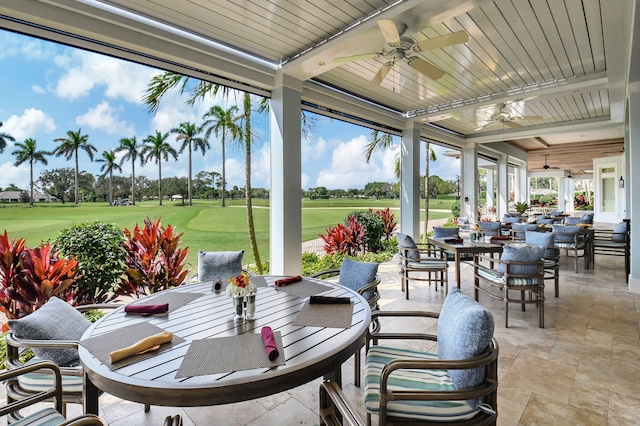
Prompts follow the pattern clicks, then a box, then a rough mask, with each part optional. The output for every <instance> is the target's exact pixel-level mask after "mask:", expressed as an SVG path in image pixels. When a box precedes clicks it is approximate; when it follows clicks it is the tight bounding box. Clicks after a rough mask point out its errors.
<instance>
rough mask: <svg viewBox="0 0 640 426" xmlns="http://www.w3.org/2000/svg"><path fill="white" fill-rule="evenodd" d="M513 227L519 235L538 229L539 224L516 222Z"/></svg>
mask: <svg viewBox="0 0 640 426" xmlns="http://www.w3.org/2000/svg"><path fill="white" fill-rule="evenodd" d="M511 229H513V230H514V231H515V232H516V233H517V234H518V235H524V232H525V231H535V230H537V229H538V225H537V224H535V223H514V224H512V225H511Z"/></svg>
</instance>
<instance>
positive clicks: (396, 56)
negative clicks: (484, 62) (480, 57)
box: [333, 19, 469, 84]
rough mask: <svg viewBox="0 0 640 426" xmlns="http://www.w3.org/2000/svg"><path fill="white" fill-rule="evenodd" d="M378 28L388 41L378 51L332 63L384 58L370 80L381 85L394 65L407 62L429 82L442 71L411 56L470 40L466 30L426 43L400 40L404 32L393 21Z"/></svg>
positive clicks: (382, 23)
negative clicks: (384, 60) (383, 62)
mask: <svg viewBox="0 0 640 426" xmlns="http://www.w3.org/2000/svg"><path fill="white" fill-rule="evenodd" d="M377 22H378V28H379V29H380V32H381V33H382V36H383V37H384V39H385V40H386V42H387V46H385V47H384V48H383V49H382V51H381V52H372V53H363V54H360V55H351V56H343V57H340V58H334V59H333V62H334V63H343V62H351V61H358V60H360V59H375V58H380V57H383V58H385V59H387V60H388V61H387V62H386V63H385V64H384V65H382V67H381V68H380V70H379V71H378V72H377V73H376V75H375V76H374V77H373V79H372V80H371V82H372V83H375V84H381V83H382V81H383V80H384V79H385V77H386V76H387V74H388V73H389V71H391V69H392V68H393V66H394V65H395V64H396V63H398V62H401V61H404V62H406V63H407V64H408V65H409V66H410V67H411V68H413V69H414V70H416V71H418V72H419V73H421V74H424V75H425V76H427V77H428V78H430V79H432V80H437V79H439V78H441V77H442V76H444V75H445V72H444V71H442V70H441V69H440V68H438V67H436V66H435V65H433V64H430V63H429V62H427V61H425V60H424V59H422V58H420V57H418V56H414V55H413V54H414V53H416V52H427V51H429V50H433V49H440V48H443V47H448V46H453V45H456V44H461V43H466V42H467V41H469V35H468V34H467V33H466V32H465V31H457V32H455V33H451V34H445V35H441V36H438V37H434V38H430V39H427V40H421V41H416V40H414V39H413V38H411V37H402V36H401V34H402V33H403V32H404V31H405V30H406V29H407V27H406V25H404V24H396V22H395V21H394V20H392V19H379V20H378V21H377Z"/></svg>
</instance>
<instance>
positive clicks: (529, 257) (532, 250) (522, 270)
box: [498, 244, 545, 275]
mask: <svg viewBox="0 0 640 426" xmlns="http://www.w3.org/2000/svg"><path fill="white" fill-rule="evenodd" d="M544 251H545V248H544V247H538V246H510V245H508V244H506V245H504V246H503V247H502V257H500V259H501V260H508V261H514V262H539V261H541V260H542V256H543V255H544ZM508 266H509V269H508V272H509V273H510V274H517V275H535V274H537V273H538V272H540V268H539V265H508ZM506 267H507V265H506V264H504V263H501V264H500V266H498V272H501V273H505V272H507V269H506Z"/></svg>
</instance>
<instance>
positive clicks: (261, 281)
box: [249, 275, 267, 287]
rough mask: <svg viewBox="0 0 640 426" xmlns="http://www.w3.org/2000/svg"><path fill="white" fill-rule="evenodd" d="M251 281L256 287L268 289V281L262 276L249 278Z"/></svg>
mask: <svg viewBox="0 0 640 426" xmlns="http://www.w3.org/2000/svg"><path fill="white" fill-rule="evenodd" d="M249 281H251V282H252V283H253V285H255V286H256V287H267V280H266V279H265V277H263V276H261V275H258V276H255V277H249Z"/></svg>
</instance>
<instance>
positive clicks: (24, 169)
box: [0, 161, 37, 189]
mask: <svg viewBox="0 0 640 426" xmlns="http://www.w3.org/2000/svg"><path fill="white" fill-rule="evenodd" d="M36 176H37V175H36ZM34 179H35V177H34ZM12 183H13V184H15V185H16V186H17V187H18V188H22V189H28V188H29V165H28V164H21V165H20V166H18V167H15V166H14V165H13V163H12V162H10V161H7V162H6V163H2V164H0V187H2V188H6V187H7V186H9V185H10V184H12Z"/></svg>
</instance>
